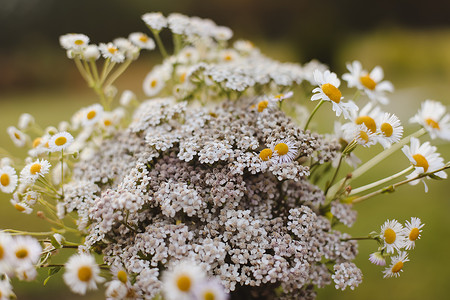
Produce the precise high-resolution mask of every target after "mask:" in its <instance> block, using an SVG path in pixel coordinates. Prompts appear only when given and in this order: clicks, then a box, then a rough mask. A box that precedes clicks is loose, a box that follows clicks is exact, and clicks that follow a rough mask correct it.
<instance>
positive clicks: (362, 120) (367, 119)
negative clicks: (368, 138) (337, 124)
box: [355, 116, 377, 133]
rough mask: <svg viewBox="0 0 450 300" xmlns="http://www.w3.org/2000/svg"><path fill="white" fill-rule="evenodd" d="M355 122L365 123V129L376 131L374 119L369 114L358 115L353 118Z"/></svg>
mask: <svg viewBox="0 0 450 300" xmlns="http://www.w3.org/2000/svg"><path fill="white" fill-rule="evenodd" d="M355 123H356V124H358V125H361V124H364V125H366V127H367V129H369V130H370V131H372V133H374V132H375V131H377V124H376V123H375V120H374V119H373V118H371V117H369V116H360V117H358V118H357V119H356V120H355Z"/></svg>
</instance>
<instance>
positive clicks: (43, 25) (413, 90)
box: [0, 0, 450, 300]
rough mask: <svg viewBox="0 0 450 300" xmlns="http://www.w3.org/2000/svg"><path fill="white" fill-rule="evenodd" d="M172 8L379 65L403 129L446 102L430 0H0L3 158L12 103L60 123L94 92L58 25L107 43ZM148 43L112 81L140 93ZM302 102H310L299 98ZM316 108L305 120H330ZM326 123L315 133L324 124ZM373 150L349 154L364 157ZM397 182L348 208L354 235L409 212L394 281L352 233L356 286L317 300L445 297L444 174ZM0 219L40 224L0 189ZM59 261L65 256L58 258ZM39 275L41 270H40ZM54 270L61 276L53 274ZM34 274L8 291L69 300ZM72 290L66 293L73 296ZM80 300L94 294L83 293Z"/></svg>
mask: <svg viewBox="0 0 450 300" xmlns="http://www.w3.org/2000/svg"><path fill="white" fill-rule="evenodd" d="M150 11H162V12H163V13H165V14H168V13H170V12H181V13H184V14H187V15H191V16H193V15H196V16H200V17H205V18H206V17H207V18H211V19H213V20H214V21H216V22H217V23H218V24H220V25H226V26H229V27H231V28H232V29H233V31H234V33H235V38H243V39H249V40H252V41H253V42H254V43H255V44H256V45H257V46H258V47H260V48H261V49H262V51H263V52H264V53H266V54H267V55H268V56H271V57H274V58H276V59H278V60H281V61H293V62H299V63H305V62H307V61H309V60H310V59H312V58H316V59H319V60H320V61H321V62H323V63H326V64H328V65H329V66H330V67H331V69H332V70H333V71H335V72H337V73H338V74H342V73H343V72H345V71H346V70H345V63H346V62H349V61H352V60H355V59H358V60H360V61H361V62H362V63H363V66H364V67H365V68H367V69H371V68H373V67H374V66H375V65H381V66H382V67H383V68H384V71H385V76H386V79H388V80H390V81H391V82H393V84H394V86H395V87H396V91H395V93H394V94H393V96H392V97H391V104H390V105H389V107H388V108H389V110H390V111H391V112H394V113H396V114H397V115H398V116H399V117H400V118H401V120H403V124H404V125H407V126H406V133H407V134H408V133H411V132H413V131H415V130H417V127H416V126H408V124H407V120H408V119H409V117H411V116H412V115H413V114H414V113H415V112H416V111H417V109H418V108H419V105H420V103H421V102H422V101H423V100H425V99H435V100H438V101H441V102H443V103H444V104H446V105H448V104H449V103H450V99H449V96H448V95H449V82H450V18H449V17H448V12H449V11H450V2H446V1H445V2H444V1H437V0H429V1H426V2H424V1H388V0H379V1H372V2H366V1H358V0H343V1H325V0H316V1H306V0H297V1H291V0H278V1H266V0H259V1H258V0H214V1H200V0H165V1H164V0H153V1H151V0H147V1H144V0H131V1H123V0H122V1H119V0H108V1H106V0H96V1H89V0H79V1H60V0H0V28H1V29H0V105H1V109H0V128H1V130H0V141H1V145H2V147H4V148H5V149H7V150H8V151H10V153H12V154H13V155H16V156H18V155H22V156H23V155H24V152H23V151H20V150H17V149H15V148H14V147H13V145H12V142H11V141H9V138H8V137H7V135H6V128H7V126H9V125H15V124H16V123H17V119H18V117H19V115H20V114H21V113H23V112H28V113H31V114H33V115H34V116H35V117H36V119H37V121H38V122H39V123H40V125H41V126H47V125H51V124H53V125H55V124H57V123H58V122H60V121H62V120H67V119H68V118H70V116H71V115H72V114H73V112H75V111H76V110H77V109H79V108H80V107H82V106H85V105H88V104H90V103H93V102H95V101H96V98H95V95H94V94H93V93H92V92H91V91H90V90H88V88H87V87H86V85H85V84H84V82H83V81H82V79H81V77H80V76H79V74H78V72H77V71H76V69H75V67H74V65H73V62H72V61H70V60H68V59H67V58H66V56H65V52H64V50H62V49H60V46H59V43H58V37H59V36H60V35H62V34H65V33H68V32H80V33H85V34H87V35H88V36H89V37H90V38H91V41H92V42H93V43H99V42H107V41H110V40H112V39H113V38H115V37H119V36H128V34H129V33H130V32H134V31H145V30H146V28H145V26H144V25H143V22H142V21H141V20H140V16H141V15H142V14H143V13H145V12H150ZM159 58H160V57H159V55H158V53H157V52H152V53H150V54H147V53H144V54H143V55H142V57H141V58H140V60H138V62H136V63H134V65H132V66H131V67H130V69H129V70H128V71H127V73H126V75H125V76H124V77H123V78H121V79H119V81H118V82H117V86H118V88H119V90H121V89H124V88H128V89H132V90H134V91H135V92H136V93H137V94H138V95H142V91H141V82H142V80H143V77H144V76H145V74H146V73H147V72H148V71H149V70H150V68H151V66H152V62H154V61H157V60H158V59H159ZM305 105H307V106H308V107H309V108H312V106H313V103H309V102H307V103H305ZM329 117H331V114H330V112H329V111H327V110H326V109H322V110H321V111H320V113H319V115H318V116H317V118H316V121H318V120H321V118H322V119H324V120H325V119H326V120H329ZM331 127H332V124H331V123H330V124H329V125H328V127H326V126H325V127H323V128H321V129H320V130H322V132H325V131H329V130H331ZM433 144H434V145H436V146H438V148H439V151H440V153H441V154H442V156H443V157H444V158H445V159H446V160H448V159H449V158H450V146H449V144H448V143H444V142H442V141H439V140H435V141H433ZM378 151H380V147H379V146H376V147H374V149H371V150H370V151H359V152H358V155H359V156H360V157H361V158H363V159H364V158H365V159H367V158H370V156H372V155H373V154H374V153H376V152H378ZM407 165H408V161H407V159H406V158H405V157H404V156H403V154H401V153H397V154H395V155H394V156H392V157H390V158H389V159H388V160H386V161H384V162H382V163H381V164H380V165H379V166H377V167H376V168H374V170H373V171H371V172H370V173H369V174H367V175H366V176H364V179H362V180H359V181H355V183H354V186H358V185H360V184H365V183H367V182H370V181H373V180H377V179H379V178H382V177H383V176H385V175H390V174H393V173H395V172H397V171H399V170H401V169H403V168H404V167H405V166H407ZM429 187H430V191H429V192H428V193H424V188H423V185H421V184H419V185H417V186H413V187H412V186H407V187H401V188H400V189H399V190H398V191H397V192H395V193H394V194H391V195H386V196H378V197H376V198H373V199H371V200H368V201H367V202H363V203H361V204H359V205H358V206H357V207H356V209H357V210H358V213H359V216H358V221H357V223H356V224H355V225H354V226H353V228H351V229H347V228H340V229H342V230H345V231H347V232H349V233H351V234H352V235H354V236H363V235H367V233H368V232H370V231H372V230H379V227H380V226H381V224H382V223H383V222H384V221H385V220H386V219H388V218H389V219H392V218H395V219H398V220H399V221H401V222H404V221H405V220H406V219H409V218H410V217H411V216H416V217H419V218H421V219H422V221H423V222H424V223H425V224H426V225H425V227H424V232H423V236H422V238H421V240H419V241H418V243H417V247H416V249H415V250H414V251H412V252H411V254H410V259H411V261H410V262H408V263H407V264H405V268H404V270H405V271H404V273H402V275H401V277H400V278H397V279H383V278H382V270H383V269H384V268H381V267H377V266H375V265H371V264H370V263H369V262H368V260H367V259H368V255H369V254H370V253H371V252H373V251H375V250H376V245H375V242H373V241H362V242H360V255H359V256H358V258H357V260H356V264H357V265H358V266H359V267H360V268H361V269H362V271H363V273H364V281H363V283H362V284H361V285H360V287H358V288H357V289H356V290H355V291H345V292H340V291H336V290H335V289H334V287H333V285H331V286H329V287H327V288H325V289H322V290H320V291H319V297H318V299H397V300H401V299H424V298H425V299H444V298H447V297H448V290H449V289H448V279H449V278H450V276H449V273H450V271H449V270H450V259H449V258H448V249H449V248H450V241H449V239H448V236H449V233H450V218H448V212H449V211H450V201H449V196H448V192H449V189H448V181H444V182H434V181H433V182H429ZM0 200H1V206H0V207H1V209H0V228H15V229H30V228H33V230H36V231H37V230H47V229H48V228H47V227H46V226H45V225H42V224H40V223H39V222H38V220H37V217H35V216H33V215H31V216H24V215H22V214H20V213H18V212H17V211H15V210H14V209H13V208H12V207H11V205H10V204H9V202H8V201H9V198H8V197H5V196H4V195H2V196H1V199H0ZM61 262H64V260H62V261H61ZM40 277H41V278H44V274H41V275H40ZM59 277H60V276H59ZM41 282H42V280H40V281H37V282H34V283H31V284H30V283H25V284H23V283H19V282H14V287H15V292H16V293H17V296H18V298H19V299H60V298H62V297H64V298H66V299H72V298H71V297H72V295H68V290H67V288H66V287H65V286H63V283H62V281H61V279H58V276H55V278H53V279H51V280H50V282H49V283H48V286H47V287H45V288H44V287H42V283H41ZM78 298H79V297H76V296H73V299H78ZM84 298H85V299H98V298H102V295H101V294H100V293H91V294H89V296H86V297H84Z"/></svg>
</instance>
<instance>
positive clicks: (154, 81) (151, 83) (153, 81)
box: [150, 79, 158, 88]
mask: <svg viewBox="0 0 450 300" xmlns="http://www.w3.org/2000/svg"><path fill="white" fill-rule="evenodd" d="M157 84H158V81H156V79H153V80H152V82H150V86H151V87H152V88H154V87H156V85H157Z"/></svg>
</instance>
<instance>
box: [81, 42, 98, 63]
mask: <svg viewBox="0 0 450 300" xmlns="http://www.w3.org/2000/svg"><path fill="white" fill-rule="evenodd" d="M83 58H84V59H85V60H97V59H99V58H100V50H99V49H98V46H96V45H89V46H87V47H86V48H85V49H83Z"/></svg>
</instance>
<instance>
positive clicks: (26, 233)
mask: <svg viewBox="0 0 450 300" xmlns="http://www.w3.org/2000/svg"><path fill="white" fill-rule="evenodd" d="M1 232H7V233H10V234H11V235H31V236H47V235H52V234H54V232H52V231H48V232H30V231H22V230H15V229H4V230H1Z"/></svg>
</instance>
